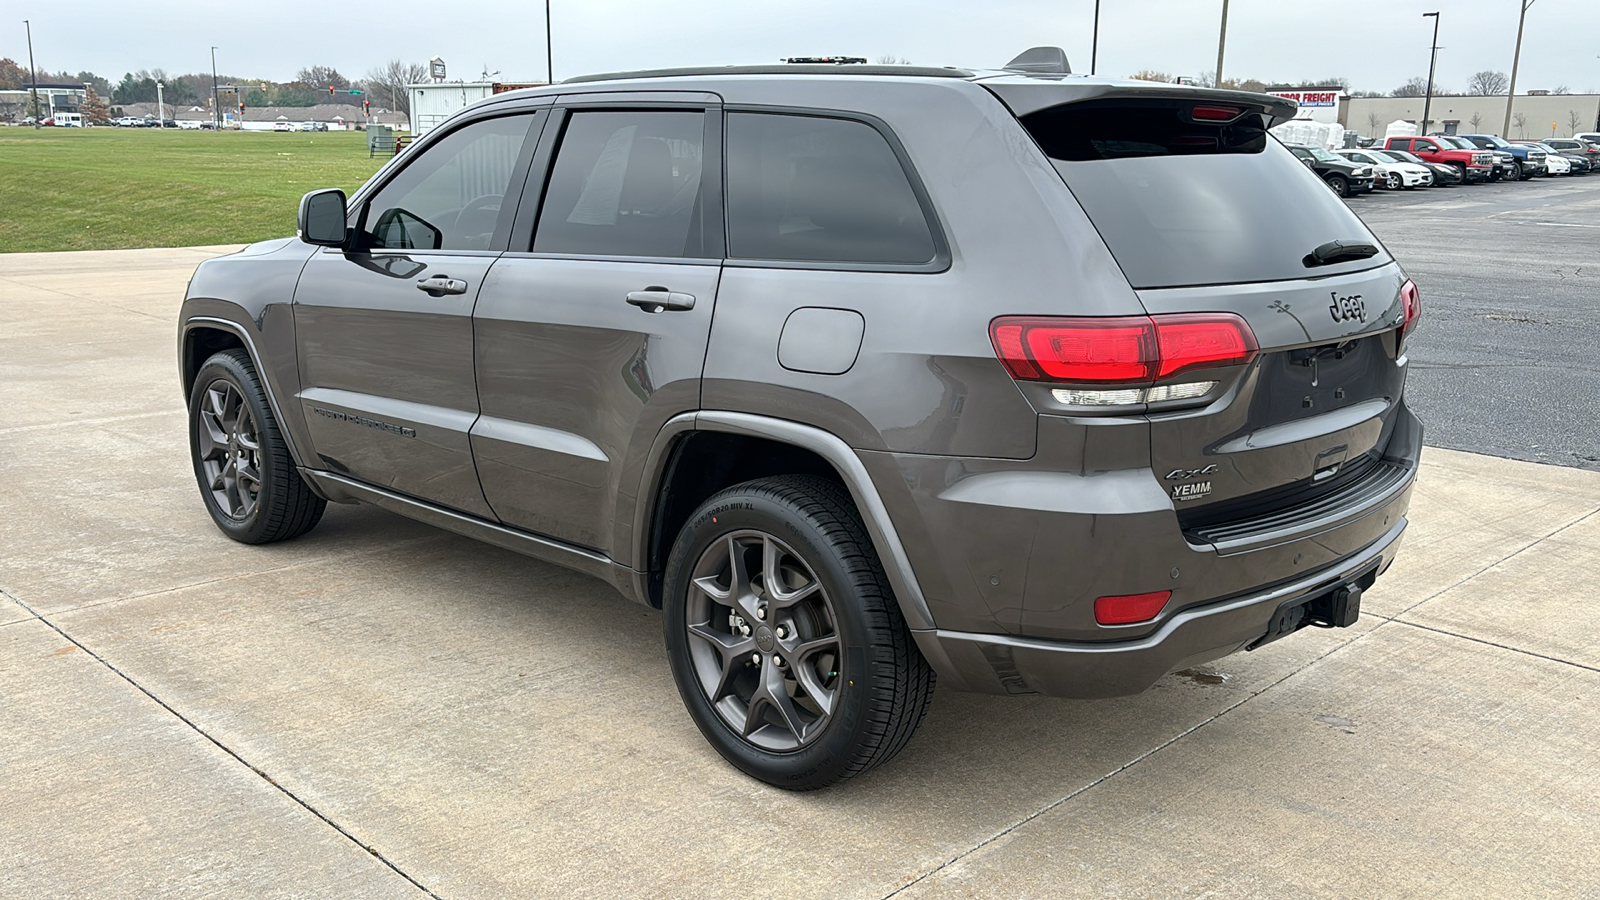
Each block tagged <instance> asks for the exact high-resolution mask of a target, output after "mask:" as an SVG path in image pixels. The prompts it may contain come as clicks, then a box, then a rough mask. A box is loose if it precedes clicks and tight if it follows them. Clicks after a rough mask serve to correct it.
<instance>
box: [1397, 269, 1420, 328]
mask: <svg viewBox="0 0 1600 900" xmlns="http://www.w3.org/2000/svg"><path fill="white" fill-rule="evenodd" d="M1400 307H1401V310H1402V312H1403V313H1404V315H1403V317H1402V318H1401V320H1400V337H1401V338H1402V339H1404V338H1405V337H1406V335H1409V334H1410V333H1411V332H1413V331H1415V330H1416V329H1417V320H1419V319H1421V318H1422V292H1421V291H1419V290H1417V283H1416V282H1415V281H1411V280H1409V279H1407V280H1406V283H1405V284H1403V285H1401V286H1400Z"/></svg>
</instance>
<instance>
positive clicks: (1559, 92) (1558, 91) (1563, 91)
mask: <svg viewBox="0 0 1600 900" xmlns="http://www.w3.org/2000/svg"><path fill="white" fill-rule="evenodd" d="M1550 93H1551V94H1553V95H1556V96H1565V95H1567V94H1570V93H1572V91H1571V90H1569V89H1568V88H1567V86H1566V85H1564V84H1558V85H1556V86H1555V87H1553V88H1551V89H1550Z"/></svg>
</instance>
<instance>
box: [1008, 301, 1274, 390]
mask: <svg viewBox="0 0 1600 900" xmlns="http://www.w3.org/2000/svg"><path fill="white" fill-rule="evenodd" d="M989 336H990V339H991V340H992V341H993V343H994V350H995V354H996V355H998V356H999V357H1000V361H1001V362H1002V363H1004V364H1005V367H1006V369H1007V370H1008V371H1009V372H1010V373H1011V377H1013V378H1016V379H1017V380H1019V381H1055V382H1066V383H1071V384H1139V383H1150V382H1153V381H1155V380H1156V379H1158V378H1165V377H1167V376H1168V375H1174V374H1177V373H1179V372H1184V371H1187V370H1189V369H1197V368H1202V367H1214V366H1231V365H1236V364H1241V363H1245V362H1248V361H1249V360H1250V358H1251V356H1252V355H1254V353H1255V352H1256V349H1257V345H1256V338H1255V334H1254V333H1252V332H1251V331H1250V326H1249V325H1247V324H1246V323H1245V321H1244V319H1241V318H1240V317H1238V316H1236V315H1234V314H1233V313H1182V314H1179V315H1170V316H1119V317H1115V318H1111V317H1108V318H1098V319H1091V318H1054V317H1042V316H1040V317H1033V316H1002V317H1001V318H998V319H995V320H994V321H993V322H992V323H990V325H989Z"/></svg>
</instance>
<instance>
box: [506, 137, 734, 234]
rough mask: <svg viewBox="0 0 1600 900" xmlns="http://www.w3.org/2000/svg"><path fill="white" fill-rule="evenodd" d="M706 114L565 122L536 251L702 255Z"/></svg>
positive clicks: (539, 227)
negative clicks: (703, 160) (702, 182)
mask: <svg viewBox="0 0 1600 900" xmlns="http://www.w3.org/2000/svg"><path fill="white" fill-rule="evenodd" d="M704 148H705V113H703V112H699V111H689V110H686V111H681V112H680V111H637V112H635V111H618V112H610V111H582V112H574V113H573V114H572V115H571V116H570V118H569V119H568V120H567V125H566V129H565V131H564V133H563V134H562V137H561V146H560V148H559V149H558V150H557V151H556V161H555V165H554V166H552V167H551V169H550V178H549V182H548V185H547V187H546V189H545V195H544V205H543V207H542V208H541V209H540V211H539V224H538V228H537V230H536V231H535V232H534V237H533V250H534V252H535V253H559V254H572V255H586V256H587V255H594V256H632V257H668V258H678V257H692V256H699V255H700V254H701V248H702V241H701V234H700V224H701V222H702V206H701V195H702V193H703V191H702V190H701V188H700V174H701V160H702V151H703V150H704Z"/></svg>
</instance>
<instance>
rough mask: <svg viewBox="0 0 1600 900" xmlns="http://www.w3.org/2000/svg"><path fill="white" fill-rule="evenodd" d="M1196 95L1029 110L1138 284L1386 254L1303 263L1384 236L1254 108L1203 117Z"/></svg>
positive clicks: (1302, 272)
mask: <svg viewBox="0 0 1600 900" xmlns="http://www.w3.org/2000/svg"><path fill="white" fill-rule="evenodd" d="M1193 106H1194V103H1193V101H1177V100H1165V99H1151V100H1142V99H1137V100H1136V99H1107V100H1095V101H1086V102H1082V103H1072V104H1065V105H1062V106H1056V107H1051V108H1049V109H1045V110H1041V111H1039V112H1036V113H1032V114H1029V115H1027V116H1024V117H1023V118H1022V124H1023V126H1024V127H1026V128H1027V129H1028V132H1029V133H1030V134H1032V135H1033V137H1034V139H1035V140H1036V141H1038V143H1039V146H1040V148H1041V149H1043V150H1044V152H1045V154H1046V155H1047V156H1049V157H1050V159H1051V161H1052V162H1053V163H1054V165H1055V168H1056V170H1057V171H1058V172H1060V173H1061V177H1062V178H1063V179H1064V180H1065V181H1066V183H1067V186H1068V187H1069V188H1071V190H1072V193H1073V195H1074V196H1076V197H1077V199H1078V202H1079V203H1080V204H1081V205H1082V206H1083V208H1084V210H1085V212H1087V213H1088V215H1089V218H1090V219H1091V220H1092V221H1093V222H1094V224H1095V227H1096V228H1098V229H1099V231H1100V236H1101V237H1102V238H1103V239H1104V240H1105V242H1106V246H1107V247H1109V248H1110V250H1111V253H1112V255H1113V256H1115V257H1116V259H1117V262H1118V263H1119V264H1120V265H1121V266H1122V271H1123V273H1124V274H1125V275H1126V276H1127V277H1128V280H1129V282H1130V283H1131V284H1132V285H1133V286H1134V287H1136V288H1162V287H1180V286H1193V285H1207V284H1239V283H1245V282H1256V281H1282V280H1288V279H1297V278H1306V277H1309V276H1311V275H1318V276H1321V275H1330V274H1339V273H1342V272H1353V271H1359V270H1362V269H1368V268H1374V267H1376V266H1380V265H1383V264H1385V263H1387V262H1389V261H1390V259H1389V256H1388V255H1387V254H1385V253H1382V252H1380V253H1379V254H1378V255H1377V256H1374V257H1371V258H1369V259H1365V260H1360V261H1353V262H1345V263H1337V264H1335V265H1331V266H1325V267H1320V268H1317V269H1310V268H1307V267H1306V265H1305V263H1304V262H1303V260H1304V259H1305V258H1306V256H1307V255H1308V254H1310V253H1311V251H1312V250H1314V249H1316V248H1317V247H1319V246H1321V245H1323V244H1326V243H1327V242H1329V241H1336V240H1342V241H1359V242H1363V243H1371V244H1375V245H1376V244H1378V241H1377V238H1375V237H1373V236H1372V233H1371V232H1370V231H1368V230H1367V228H1366V226H1365V225H1363V224H1362V222H1361V220H1360V219H1359V218H1358V217H1357V216H1356V215H1355V213H1353V212H1351V211H1350V209H1349V208H1348V207H1346V206H1345V205H1344V202H1343V201H1341V200H1340V199H1339V198H1338V197H1337V196H1335V195H1334V193H1333V192H1332V191H1330V190H1328V187H1327V185H1325V184H1323V183H1322V181H1321V179H1319V178H1318V177H1317V176H1316V175H1315V174H1313V173H1312V172H1311V171H1310V170H1308V169H1307V168H1306V167H1305V165H1304V164H1302V163H1301V162H1299V161H1298V160H1297V159H1296V158H1295V155H1294V154H1293V153H1291V152H1289V150H1287V149H1286V148H1285V147H1284V146H1283V145H1282V144H1280V143H1278V141H1277V140H1276V139H1274V138H1273V137H1271V136H1270V135H1269V134H1268V133H1267V131H1266V129H1265V127H1264V123H1263V122H1262V119H1261V116H1260V115H1259V114H1256V113H1245V114H1243V115H1241V116H1238V117H1236V118H1234V119H1231V120H1229V121H1222V122H1219V121H1203V120H1201V119H1197V118H1196V117H1195V115H1196V114H1195V113H1194V112H1192V111H1191V107H1193ZM1219 106H1220V104H1219ZM1217 108H1218V107H1205V108H1202V110H1201V112H1200V114H1201V115H1213V116H1215V115H1219V113H1217V112H1215V111H1214V110H1216V109H1217ZM1223 109H1224V112H1223V113H1221V114H1226V108H1225V107H1223ZM1240 112H1243V111H1242V110H1241V111H1240ZM1325 152H1326V151H1322V152H1317V153H1315V155H1316V156H1317V158H1319V159H1321V158H1323V153H1325ZM1327 156H1330V157H1333V159H1335V160H1337V161H1339V162H1346V161H1345V160H1343V159H1342V158H1340V157H1337V156H1334V155H1333V154H1331V153H1328V154H1327Z"/></svg>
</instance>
